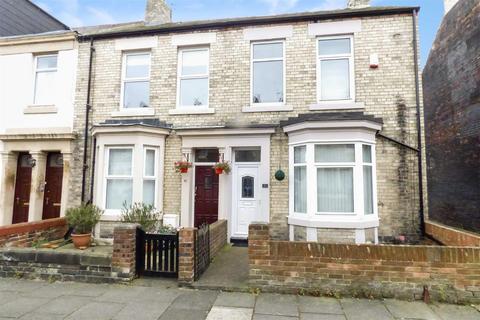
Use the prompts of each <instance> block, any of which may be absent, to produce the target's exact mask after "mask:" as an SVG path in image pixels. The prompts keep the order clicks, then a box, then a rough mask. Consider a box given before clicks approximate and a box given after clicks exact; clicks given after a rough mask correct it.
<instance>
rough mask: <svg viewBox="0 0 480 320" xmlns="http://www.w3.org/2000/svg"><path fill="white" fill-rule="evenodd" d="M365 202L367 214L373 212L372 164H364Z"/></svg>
mask: <svg viewBox="0 0 480 320" xmlns="http://www.w3.org/2000/svg"><path fill="white" fill-rule="evenodd" d="M363 203H364V210H365V214H373V181H372V167H371V166H363Z"/></svg>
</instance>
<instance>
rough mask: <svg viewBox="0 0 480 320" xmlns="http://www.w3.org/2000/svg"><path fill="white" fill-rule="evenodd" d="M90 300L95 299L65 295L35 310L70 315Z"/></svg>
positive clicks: (43, 312)
mask: <svg viewBox="0 0 480 320" xmlns="http://www.w3.org/2000/svg"><path fill="white" fill-rule="evenodd" d="M90 302H93V301H92V300H91V298H87V297H74V296H63V297H59V298H56V299H53V300H51V301H49V302H47V303H46V304H43V305H41V306H40V307H38V308H37V309H35V312H38V313H42V314H50V315H52V314H53V315H63V316H68V315H69V314H71V313H73V312H75V311H77V310H78V309H80V308H81V307H82V306H84V305H86V304H88V303H90Z"/></svg>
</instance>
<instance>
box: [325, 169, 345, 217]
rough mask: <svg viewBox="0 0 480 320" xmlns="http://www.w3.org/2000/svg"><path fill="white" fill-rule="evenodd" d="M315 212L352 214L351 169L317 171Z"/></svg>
mask: <svg viewBox="0 0 480 320" xmlns="http://www.w3.org/2000/svg"><path fill="white" fill-rule="evenodd" d="M317 211H318V212H353V168H318V169H317Z"/></svg>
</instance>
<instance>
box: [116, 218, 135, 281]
mask: <svg viewBox="0 0 480 320" xmlns="http://www.w3.org/2000/svg"><path fill="white" fill-rule="evenodd" d="M137 228H138V225H137V224H130V223H128V224H120V225H118V226H116V227H115V229H114V231H113V255H112V270H114V271H115V272H118V273H119V274H120V275H122V277H125V278H133V277H134V276H135V261H136V260H135V259H136V250H135V249H136V244H137V238H136V235H137Z"/></svg>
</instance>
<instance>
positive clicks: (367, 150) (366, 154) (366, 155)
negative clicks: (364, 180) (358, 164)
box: [362, 144, 372, 163]
mask: <svg viewBox="0 0 480 320" xmlns="http://www.w3.org/2000/svg"><path fill="white" fill-rule="evenodd" d="M362 150H363V162H365V163H372V146H369V145H366V144H364V145H363V147H362Z"/></svg>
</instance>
